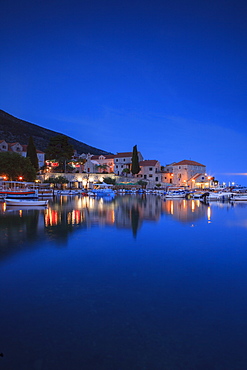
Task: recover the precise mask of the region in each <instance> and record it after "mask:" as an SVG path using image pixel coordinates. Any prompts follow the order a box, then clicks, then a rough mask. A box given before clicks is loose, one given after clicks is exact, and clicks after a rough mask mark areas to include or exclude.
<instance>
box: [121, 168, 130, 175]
mask: <svg viewBox="0 0 247 370" xmlns="http://www.w3.org/2000/svg"><path fill="white" fill-rule="evenodd" d="M122 173H123V174H125V175H126V176H127V175H128V174H129V173H130V169H129V168H124V169H123V171H122Z"/></svg>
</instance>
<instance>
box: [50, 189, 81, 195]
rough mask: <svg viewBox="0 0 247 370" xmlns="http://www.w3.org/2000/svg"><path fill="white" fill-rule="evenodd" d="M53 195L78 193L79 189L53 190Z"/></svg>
mask: <svg viewBox="0 0 247 370" xmlns="http://www.w3.org/2000/svg"><path fill="white" fill-rule="evenodd" d="M54 194H55V195H78V194H80V192H79V190H54Z"/></svg>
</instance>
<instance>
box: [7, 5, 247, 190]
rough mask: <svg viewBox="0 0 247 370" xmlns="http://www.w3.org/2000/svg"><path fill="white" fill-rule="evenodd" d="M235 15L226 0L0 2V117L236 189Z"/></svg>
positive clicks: (245, 131)
mask: <svg viewBox="0 0 247 370" xmlns="http://www.w3.org/2000/svg"><path fill="white" fill-rule="evenodd" d="M246 14H247V4H246V2H245V1H236V0H235V1H227V0H225V1H223V0H221V1H218V0H214V1H211V0H209V1H208V0H207V1H200V0H196V1H190V0H188V1H181V0H180V1H179V0H170V1H166V0H163V1H157V0H152V1H135V0H132V1H129V0H125V1H117V0H115V1H105V0H96V1H94V0H81V1H78V0H77V1H75V0H70V1H68V0H64V1H63V0H59V1H52V0H51V1H49V2H48V1H44V0H43V1H41V0H40V1H36V0H32V1H29V0H22V1H19V0H18V1H13V0H9V1H5V2H2V3H1V22H0V34H1V58H0V86H1V87H0V108H1V109H3V110H5V111H7V112H8V113H10V114H12V115H14V116H16V117H18V118H21V119H24V120H27V121H29V122H32V123H36V124H38V125H40V126H43V127H46V128H49V129H51V130H55V131H58V132H61V133H63V134H66V135H69V136H71V137H73V138H75V139H77V140H80V141H82V142H85V143H87V144H89V145H92V146H95V147H98V148H101V149H104V150H108V151H111V152H114V153H115V152H121V151H132V148H133V146H134V145H135V144H137V146H138V149H139V150H140V151H141V152H142V154H143V155H144V158H145V159H158V160H159V161H160V162H161V164H163V165H165V164H168V163H171V162H173V161H180V160H183V159H192V160H195V161H198V162H201V163H203V164H205V165H206V166H207V172H208V173H209V174H211V175H215V176H216V178H218V179H219V180H220V181H224V180H225V181H229V180H231V181H235V182H237V183H240V184H247V168H246V141H247V125H246V122H247V106H246V98H247V22H246ZM245 172H246V176H244V175H242V176H237V175H231V176H229V175H226V174H228V173H245Z"/></svg>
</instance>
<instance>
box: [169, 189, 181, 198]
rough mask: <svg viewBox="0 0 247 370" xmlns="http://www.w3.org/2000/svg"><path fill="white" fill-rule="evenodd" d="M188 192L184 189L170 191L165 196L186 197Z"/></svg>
mask: <svg viewBox="0 0 247 370" xmlns="http://www.w3.org/2000/svg"><path fill="white" fill-rule="evenodd" d="M185 197H186V192H185V191H183V190H174V191H168V192H167V193H166V194H165V198H185Z"/></svg>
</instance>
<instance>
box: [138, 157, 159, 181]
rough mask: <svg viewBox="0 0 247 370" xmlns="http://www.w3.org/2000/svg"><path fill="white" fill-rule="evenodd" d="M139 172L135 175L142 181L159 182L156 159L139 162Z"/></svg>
mask: <svg viewBox="0 0 247 370" xmlns="http://www.w3.org/2000/svg"><path fill="white" fill-rule="evenodd" d="M139 165H140V167H141V171H140V172H139V173H138V175H136V177H140V178H141V179H143V180H150V181H155V182H161V181H162V180H161V172H160V162H159V161H157V160H156V159H151V160H144V161H140V162H139Z"/></svg>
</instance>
